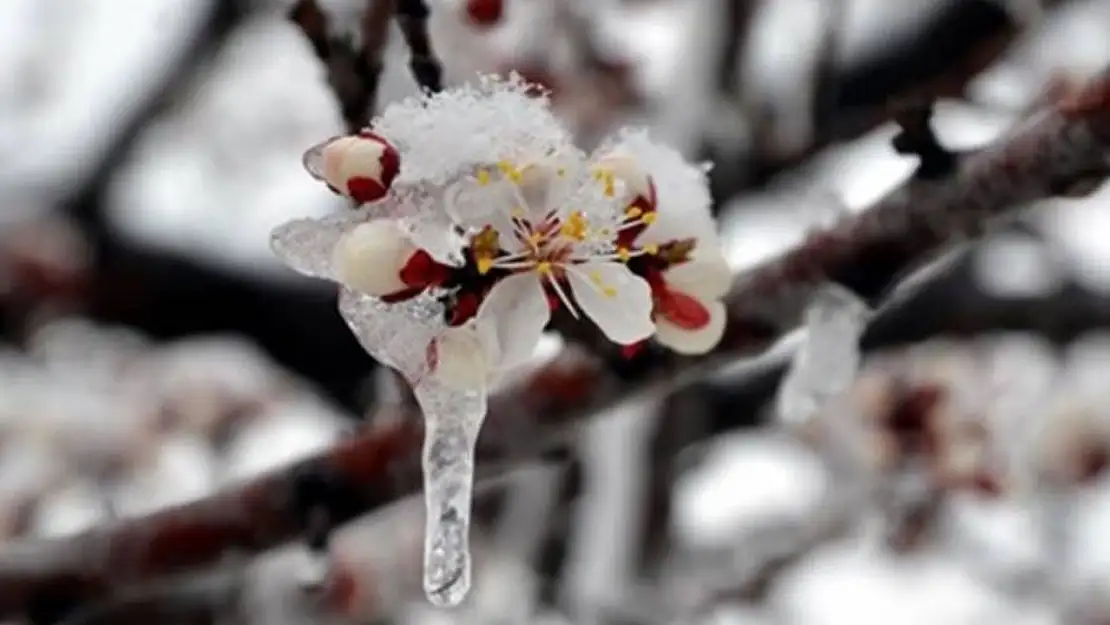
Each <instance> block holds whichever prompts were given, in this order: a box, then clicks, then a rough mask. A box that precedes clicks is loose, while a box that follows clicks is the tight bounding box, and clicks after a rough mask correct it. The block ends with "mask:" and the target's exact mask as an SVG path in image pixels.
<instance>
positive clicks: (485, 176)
mask: <svg viewBox="0 0 1110 625" xmlns="http://www.w3.org/2000/svg"><path fill="white" fill-rule="evenodd" d="M478 184H480V185H482V186H485V185H487V184H489V171H488V170H485V169H479V170H478Z"/></svg>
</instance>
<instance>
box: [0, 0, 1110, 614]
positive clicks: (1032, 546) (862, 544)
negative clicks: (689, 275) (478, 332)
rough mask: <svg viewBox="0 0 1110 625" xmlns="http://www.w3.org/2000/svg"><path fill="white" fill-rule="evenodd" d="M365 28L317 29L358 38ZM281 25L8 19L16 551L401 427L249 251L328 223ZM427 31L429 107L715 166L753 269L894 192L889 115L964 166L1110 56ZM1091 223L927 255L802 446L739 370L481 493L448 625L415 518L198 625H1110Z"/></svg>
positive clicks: (1097, 254) (8, 522)
mask: <svg viewBox="0 0 1110 625" xmlns="http://www.w3.org/2000/svg"><path fill="white" fill-rule="evenodd" d="M368 1H371V0H316V1H315V5H316V6H317V7H318V8H319V10H320V11H321V12H322V14H323V15H325V16H326V17H327V29H328V33H329V36H330V37H332V38H334V39H335V41H339V42H345V41H352V42H354V44H352V45H357V40H358V36H359V33H358V31H357V28H354V27H353V26H352V25H354V24H357V22H358V16H359V15H361V14H362V12H363V11H365V10H366V6H367V2H368ZM293 4H294V3H293V1H292V0H288V1H285V0H254V1H253V2H252V1H248V0H144V1H142V2H140V1H138V0H0V535H2V536H4V537H5V538H7V539H8V540H16V539H18V538H20V537H28V536H34V537H44V536H58V535H64V534H69V533H73V532H77V531H80V530H82V529H86V528H88V527H92V526H95V525H97V524H101V523H105V522H108V521H110V520H112V519H115V518H119V517H122V516H129V515H136V514H142V513H146V512H149V511H152V510H155V509H158V508H161V507H164V506H168V505H171V504H175V503H180V502H185V501H190V500H194V499H197V498H200V497H203V496H204V495H206V494H209V493H211V492H214V491H215V490H217V489H219V488H220V487H221V486H222V485H224V484H227V483H229V482H233V481H235V480H239V479H242V478H244V477H246V476H249V475H254V474H257V473H258V472H260V471H263V470H266V469H268V468H272V467H276V466H280V465H283V464H285V463H288V462H289V461H290V460H291V459H294V458H298V457H302V456H305V455H307V454H310V453H312V452H314V451H318V450H320V449H323V448H326V447H327V446H328V445H330V444H331V443H332V442H334V441H335V440H337V439H339V438H340V437H342V436H344V435H346V433H348V432H349V431H350V430H351V429H352V428H354V427H358V426H359V425H360V424H362V423H363V422H364V421H365V420H366V419H367V415H371V414H376V413H379V412H380V407H381V406H382V405H386V404H388V403H390V402H395V403H396V402H403V401H404V397H403V395H404V393H403V391H402V390H401V389H398V387H397V386H396V381H395V380H394V379H393V378H392V376H390V375H389V374H388V373H387V372H383V371H381V370H378V369H376V368H375V364H374V363H373V362H372V361H371V360H370V358H369V357H368V356H366V355H365V353H363V351H362V350H361V349H360V347H359V346H358V344H357V342H356V341H355V339H354V338H353V336H351V334H350V333H349V331H348V330H347V328H346V326H345V325H344V323H343V321H342V320H341V319H340V317H339V315H338V314H337V312H336V310H335V291H334V287H331V286H329V285H327V284H324V283H322V282H319V281H309V280H306V279H304V278H301V277H299V276H298V275H297V274H294V273H293V272H292V271H290V270H288V269H286V268H284V267H283V266H282V265H281V264H280V263H279V262H278V261H277V259H276V258H275V257H274V256H273V255H272V254H271V253H270V251H269V247H268V246H269V231H270V229H271V228H272V227H274V226H276V225H278V224H280V223H282V222H284V221H286V220H289V219H292V218H295V217H302V216H319V215H323V214H327V213H329V212H332V211H336V210H341V209H342V208H343V203H342V201H341V200H340V199H339V198H337V197H335V196H333V195H332V194H331V193H330V192H328V191H327V190H326V189H325V188H324V187H323V186H322V185H320V184H319V183H317V182H316V181H314V180H312V179H311V177H310V176H308V175H307V174H306V173H305V172H304V171H303V170H302V169H301V155H302V153H303V151H304V150H305V149H306V148H308V147H309V146H311V145H313V144H315V143H318V142H319V141H321V140H323V139H326V138H328V137H331V136H334V135H336V134H340V133H342V132H343V131H344V122H343V116H342V113H341V110H340V103H339V100H338V99H337V98H336V95H335V90H334V88H333V85H332V84H329V77H328V72H327V69H326V67H325V64H324V63H322V62H321V60H320V59H318V58H317V54H316V53H315V51H314V48H313V45H312V42H310V40H309V38H308V37H306V36H305V34H304V33H303V32H302V31H301V29H299V28H298V27H297V25H296V24H295V23H294V22H293V21H292V20H291V19H290V17H289V13H290V10H291V9H292V8H293ZM430 5H431V8H432V16H431V21H430V34H431V39H432V42H433V44H434V46H435V48H436V51H437V52H438V55H439V57H440V58H441V60H442V61H443V64H444V68H445V79H446V82H447V83H448V84H453V83H458V82H461V81H464V80H467V79H468V78H469V77H472V76H473V75H474V74H475V72H478V71H507V70H510V69H514V70H517V71H519V72H521V73H522V74H523V75H525V76H526V77H528V78H530V79H533V80H536V81H539V82H542V83H543V84H544V85H546V86H547V87H548V88H549V89H551V91H552V97H553V102H554V106H555V108H556V111H557V112H558V113H559V114H560V115H561V116H563V117H564V118H565V119H566V120H567V122H568V124H570V125H571V127H572V128H573V129H574V130H575V132H576V133H577V135H578V137H579V141H580V143H581V144H582V145H583V146H584V147H590V146H592V145H593V144H596V143H597V142H598V141H599V140H600V139H601V138H602V137H604V135H605V134H606V133H607V132H609V131H611V130H613V129H615V128H617V127H619V126H620V125H624V124H629V123H632V124H641V125H646V126H648V127H650V128H651V129H652V130H653V131H654V133H655V134H656V135H657V136H658V137H659V138H661V139H663V140H665V141H667V142H670V143H671V144H673V145H675V146H676V147H677V148H679V149H681V150H682V151H683V152H684V153H686V155H687V156H688V157H690V158H691V159H701V160H708V161H711V162H712V163H713V165H714V169H713V170H712V174H711V175H712V182H713V193H714V197H715V199H716V207H715V210H716V212H717V217H718V220H719V225H720V229H721V232H722V234H723V236H724V241H725V244H726V246H727V253H728V255H729V258H730V261H731V262H732V263H733V265H734V267H735V268H736V269H737V270H740V269H743V268H744V267H747V266H751V265H753V264H755V263H757V262H759V261H760V260H763V259H765V258H767V257H769V256H771V255H773V254H775V253H776V252H778V251H781V250H783V249H785V248H787V247H788V246H790V245H792V244H793V243H796V242H797V241H799V240H800V239H801V238H802V236H803V235H804V234H805V233H806V232H807V231H808V230H810V229H812V228H814V227H817V226H820V225H821V224H827V223H828V222H829V221H830V220H831V219H835V218H836V217H837V216H839V215H842V214H844V213H845V212H851V211H861V210H866V208H867V207H868V206H869V205H870V204H871V203H873V202H874V201H875V200H877V199H878V198H880V197H882V195H883V194H884V193H886V192H887V191H889V190H890V189H892V188H894V187H895V186H897V185H898V184H899V183H901V182H903V181H904V180H905V179H906V178H907V177H908V176H910V175H911V173H912V171H913V168H914V166H915V164H916V159H915V158H914V157H907V156H902V155H899V154H897V153H896V152H895V151H894V150H893V149H892V148H891V145H890V142H891V139H892V137H893V136H894V135H895V133H896V131H897V129H896V127H895V126H894V124H893V123H891V122H890V121H889V120H890V117H891V110H892V106H893V105H894V104H895V103H899V102H908V101H917V100H920V99H928V100H931V99H934V98H935V99H936V106H935V116H934V126H935V129H936V132H937V135H938V136H939V138H940V140H941V142H942V143H943V144H944V145H945V146H947V147H950V148H953V149H957V148H958V149H970V148H974V147H977V146H980V145H983V144H985V143H987V142H989V141H991V140H992V139H994V138H996V137H998V136H1000V135H1001V134H1002V133H1004V132H1005V131H1006V130H1007V129H1008V128H1010V127H1011V126H1012V125H1013V124H1015V123H1017V122H1018V121H1020V120H1021V119H1022V118H1023V117H1024V116H1025V115H1026V114H1027V113H1028V112H1029V111H1030V110H1032V109H1034V108H1035V107H1036V106H1037V105H1038V103H1040V102H1045V101H1049V100H1048V99H1049V98H1051V97H1052V96H1053V94H1056V93H1059V92H1060V89H1062V88H1064V87H1065V86H1066V85H1068V84H1071V83H1072V82H1073V81H1076V80H1081V79H1083V78H1085V77H1089V76H1091V75H1093V74H1094V73H1096V72H1097V71H1099V70H1101V69H1102V68H1103V67H1105V66H1107V65H1108V64H1110V37H1107V36H1106V34H1107V33H1108V32H1110V1H1107V0H912V1H910V0H430ZM391 28H392V29H393V30H394V31H396V26H391ZM407 56H408V51H407V49H406V47H405V45H404V43H403V38H402V37H401V36H400V32H399V31H397V32H391V33H390V38H389V42H388V44H387V46H386V48H385V57H384V58H385V60H384V72H383V74H382V77H381V83H380V90H379V93H378V98H377V99H378V107H379V108H380V107H381V106H384V105H385V104H387V103H389V102H391V101H394V100H397V99H399V98H403V97H405V96H408V95H411V94H413V93H415V91H416V86H415V83H414V82H413V80H412V78H411V76H410V74H409V71H408V69H407ZM1108 194H1110V191H1107V190H1099V191H1096V192H1095V193H1094V194H1092V195H1091V196H1089V197H1087V198H1084V199H1061V200H1052V201H1048V202H1043V203H1040V204H1038V205H1037V206H1032V207H1030V208H1029V210H1028V211H1027V212H1026V213H1025V214H1024V216H1023V217H1022V218H1021V219H1020V220H1018V222H1017V223H1015V224H1011V225H1008V226H1006V227H1005V228H1004V229H1001V230H999V231H997V232H995V233H993V234H992V235H990V236H989V237H988V238H986V239H985V240H982V241H980V242H977V243H976V244H974V245H972V246H968V247H962V248H959V249H956V250H954V251H953V252H952V253H950V254H948V255H946V256H945V257H944V258H942V259H940V260H938V261H937V264H936V266H935V267H933V268H931V269H933V271H932V272H931V274H930V276H929V279H928V281H927V283H926V284H925V286H924V287H923V288H921V289H919V290H916V291H915V292H914V293H913V294H912V302H911V303H910V304H909V305H905V306H902V307H901V309H900V311H899V312H898V314H897V315H894V316H891V317H887V318H884V323H883V324H882V326H881V327H875V328H872V329H871V330H870V331H869V334H868V339H867V340H866V341H865V343H866V345H867V346H868V348H869V351H868V353H867V355H866V357H865V360H864V365H863V370H862V373H861V375H860V376H859V378H858V380H857V381H856V384H855V386H854V387H853V389H852V390H851V392H850V393H848V394H847V396H846V397H843V398H841V399H840V400H838V401H837V402H836V405H835V406H832V407H829V408H828V409H827V410H824V411H823V412H822V414H821V416H820V418H819V419H816V420H815V421H814V422H812V423H807V424H806V425H805V427H797V425H796V424H785V423H783V422H781V420H778V419H776V417H775V414H774V411H773V401H771V400H773V397H774V392H775V380H777V379H778V378H777V377H776V378H766V376H765V377H764V378H760V376H759V375H758V374H753V373H752V369H751V367H752V366H758V365H759V363H758V362H756V363H754V365H753V363H750V362H739V363H737V366H736V367H734V368H729V369H727V370H724V371H721V372H719V374H715V375H713V376H711V377H710V378H707V379H705V380H704V381H702V382H700V383H698V384H696V385H694V386H693V387H691V388H688V389H687V390H686V391H684V392H683V393H680V394H678V395H677V396H671V397H668V398H667V399H666V400H665V401H658V400H656V399H645V400H637V401H629V402H625V403H622V404H620V405H619V406H618V407H617V408H614V409H613V410H609V411H606V412H604V413H601V414H598V415H596V416H595V417H594V418H592V419H590V421H589V424H588V426H587V427H585V428H582V430H581V432H580V436H579V439H578V442H577V444H576V446H575V453H574V454H573V456H574V457H573V461H572V462H570V463H569V468H568V465H567V463H565V462H564V463H556V464H551V463H537V464H535V465H523V466H521V467H520V468H519V470H514V471H512V472H509V473H506V474H505V475H503V476H502V477H500V478H499V479H498V481H497V482H494V483H489V484H487V485H486V486H485V488H486V489H493V490H496V491H497V493H498V496H497V498H496V499H497V501H496V506H493V508H491V509H494V511H493V512H490V513H488V514H487V513H485V512H480V513H479V514H478V517H479V520H480V524H479V525H480V527H479V528H477V530H476V536H475V538H474V541H475V549H476V550H477V557H478V559H479V568H478V570H477V572H476V580H477V586H476V588H475V591H474V593H473V596H472V598H471V599H470V600H469V602H468V604H467V606H466V607H464V608H463V609H461V610H459V611H456V612H450V613H449V612H438V611H433V610H432V609H431V608H429V607H427V606H426V605H425V604H424V602H423V598H422V595H421V592H420V584H419V577H418V574H419V571H418V569H419V564H420V558H419V550H420V544H419V543H420V539H419V537H420V533H419V532H420V531H421V529H422V512H421V510H420V509H419V505H418V503H419V502H415V503H414V502H401V503H400V504H398V506H396V507H395V509H392V508H391V509H390V510H387V511H383V512H380V513H376V514H373V515H370V516H368V517H366V518H365V519H361V520H359V521H358V522H356V523H355V524H353V525H352V526H350V527H349V528H344V531H343V532H341V534H340V535H339V536H337V537H336V539H335V541H334V544H333V545H332V547H331V549H330V551H331V553H332V554H333V562H332V566H333V567H335V568H336V569H338V570H341V571H342V573H343V574H342V575H341V576H340V577H341V578H342V579H343V580H344V581H343V584H340V586H341V587H340V588H339V589H336V588H335V587H330V589H329V590H328V591H327V592H324V593H323V594H322V595H321V593H320V592H317V591H318V590H319V589H315V590H314V591H313V592H307V591H306V590H305V588H306V584H305V582H304V580H302V579H301V573H303V571H302V569H303V568H304V567H305V566H307V565H305V564H304V560H305V558H306V557H307V556H306V555H305V554H304V553H302V552H301V551H298V549H297V548H294V547H290V548H288V549H285V550H281V551H277V552H274V553H273V554H268V555H266V556H263V557H261V558H258V559H256V560H254V561H251V562H249V563H247V564H246V565H245V569H246V572H245V573H244V574H243V575H241V576H236V578H235V579H234V580H232V581H228V582H227V584H228V585H233V586H235V588H236V593H235V595H234V600H231V601H229V602H228V603H227V605H226V606H225V608H226V609H224V610H223V611H222V612H220V613H219V614H218V617H219V618H218V619H213V620H212V622H216V621H217V620H218V621H219V622H227V623H238V622H243V623H306V622H402V621H404V622H420V623H425V622H431V621H437V620H438V621H443V622H452V623H455V622H472V623H504V624H508V623H530V622H549V623H574V624H578V623H599V624H600V623H612V624H614V625H616V624H622V625H623V624H628V625H648V624H654V623H676V622H683V623H703V622H705V623H708V622H718V623H729V624H733V623H736V624H739V623H745V624H747V623H752V624H761V625H762V624H766V625H777V624H799V625H810V624H812V625H834V624H841V623H843V624H845V625H848V624H851V625H889V624H894V623H906V624H916V623H921V624H922V625H926V624H927V625H939V624H940V623H944V624H945V625H957V624H960V623H967V624H969V625H970V624H972V623H975V624H980V623H985V622H1010V623H1038V624H1040V623H1045V624H1048V623H1092V624H1095V623H1110V539H1107V536H1106V531H1107V529H1106V528H1108V527H1110V482H1107V481H1106V479H1105V478H1104V472H1103V469H1104V468H1105V466H1106V465H1108V464H1110V385H1107V384H1106V383H1105V379H1106V378H1107V377H1108V376H1110V334H1104V332H1105V328H1107V327H1110V246H1108V245H1106V243H1105V240H1106V237H1107V236H1110V209H1108V208H1107V206H1105V204H1107V201H1108V199H1110V197H1108ZM560 349H561V345H560V341H559V339H558V338H556V337H554V336H552V337H551V338H550V341H548V342H545V343H544V344H543V346H542V351H543V353H542V354H538V355H537V358H541V359H546V358H551V357H552V355H554V354H557V353H558V352H559V350H560ZM753 379H754V380H756V382H754V383H753V382H752V380H753ZM738 380H740V381H741V382H738ZM760 380H762V382H761V381H760ZM768 380H770V381H768ZM662 423H665V424H666V425H665V426H661V425H660V424H662ZM830 450H834V451H830ZM846 459H847V460H846ZM479 499H480V501H479V504H480V507H481V505H482V502H484V501H486V495H480V497H479ZM414 501H415V500H414ZM483 510H484V508H483ZM368 535H371V536H373V537H376V538H368V537H367V536H368ZM1100 536H1102V537H1101V538H1100ZM382 537H388V540H384V541H383V540H381V538H382ZM370 588H373V590H372V591H370V590H368V589H370ZM167 620H169V621H170V622H173V621H172V618H170V617H167ZM106 622H107V621H106Z"/></svg>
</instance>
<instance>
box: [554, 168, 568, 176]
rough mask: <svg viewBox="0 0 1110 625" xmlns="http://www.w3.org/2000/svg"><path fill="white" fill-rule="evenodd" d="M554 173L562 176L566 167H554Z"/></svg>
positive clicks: (565, 171)
mask: <svg viewBox="0 0 1110 625" xmlns="http://www.w3.org/2000/svg"><path fill="white" fill-rule="evenodd" d="M555 175H556V176H559V177H560V178H562V177H563V176H565V175H567V168H566V167H560V168H559V169H556V170H555Z"/></svg>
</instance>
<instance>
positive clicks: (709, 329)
mask: <svg viewBox="0 0 1110 625" xmlns="http://www.w3.org/2000/svg"><path fill="white" fill-rule="evenodd" d="M702 305H703V306H705V309H706V310H708V311H709V323H707V324H705V325H704V326H702V327H701V328H698V329H697V330H687V329H684V328H681V327H679V326H677V325H674V324H673V323H670V322H669V321H667V319H666V318H665V317H662V316H661V317H659V318H658V319H657V320H656V326H655V338H656V340H658V341H659V342H660V343H661V344H663V345H666V346H667V347H669V348H671V349H673V350H674V351H676V352H678V353H680V354H686V355H689V356H695V355H698V354H704V353H706V352H708V351H709V350H711V349H713V348H714V347H716V346H717V343H720V342H721V337H722V336H724V334H725V324H726V322H727V321H728V315H727V313H726V311H725V305H724V304H723V303H721V301H720V300H711V301H703V302H702Z"/></svg>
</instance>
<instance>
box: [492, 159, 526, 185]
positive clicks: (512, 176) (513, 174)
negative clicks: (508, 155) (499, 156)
mask: <svg viewBox="0 0 1110 625" xmlns="http://www.w3.org/2000/svg"><path fill="white" fill-rule="evenodd" d="M497 168H498V169H500V170H501V173H503V174H505V176H507V177H508V178H509V180H512V181H513V182H515V183H519V182H520V181H521V179H522V178H523V176H521V174H520V170H519V169H517V168H516V167H513V164H512V163H510V162H509V161H501V162H500V163H498V164H497Z"/></svg>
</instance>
